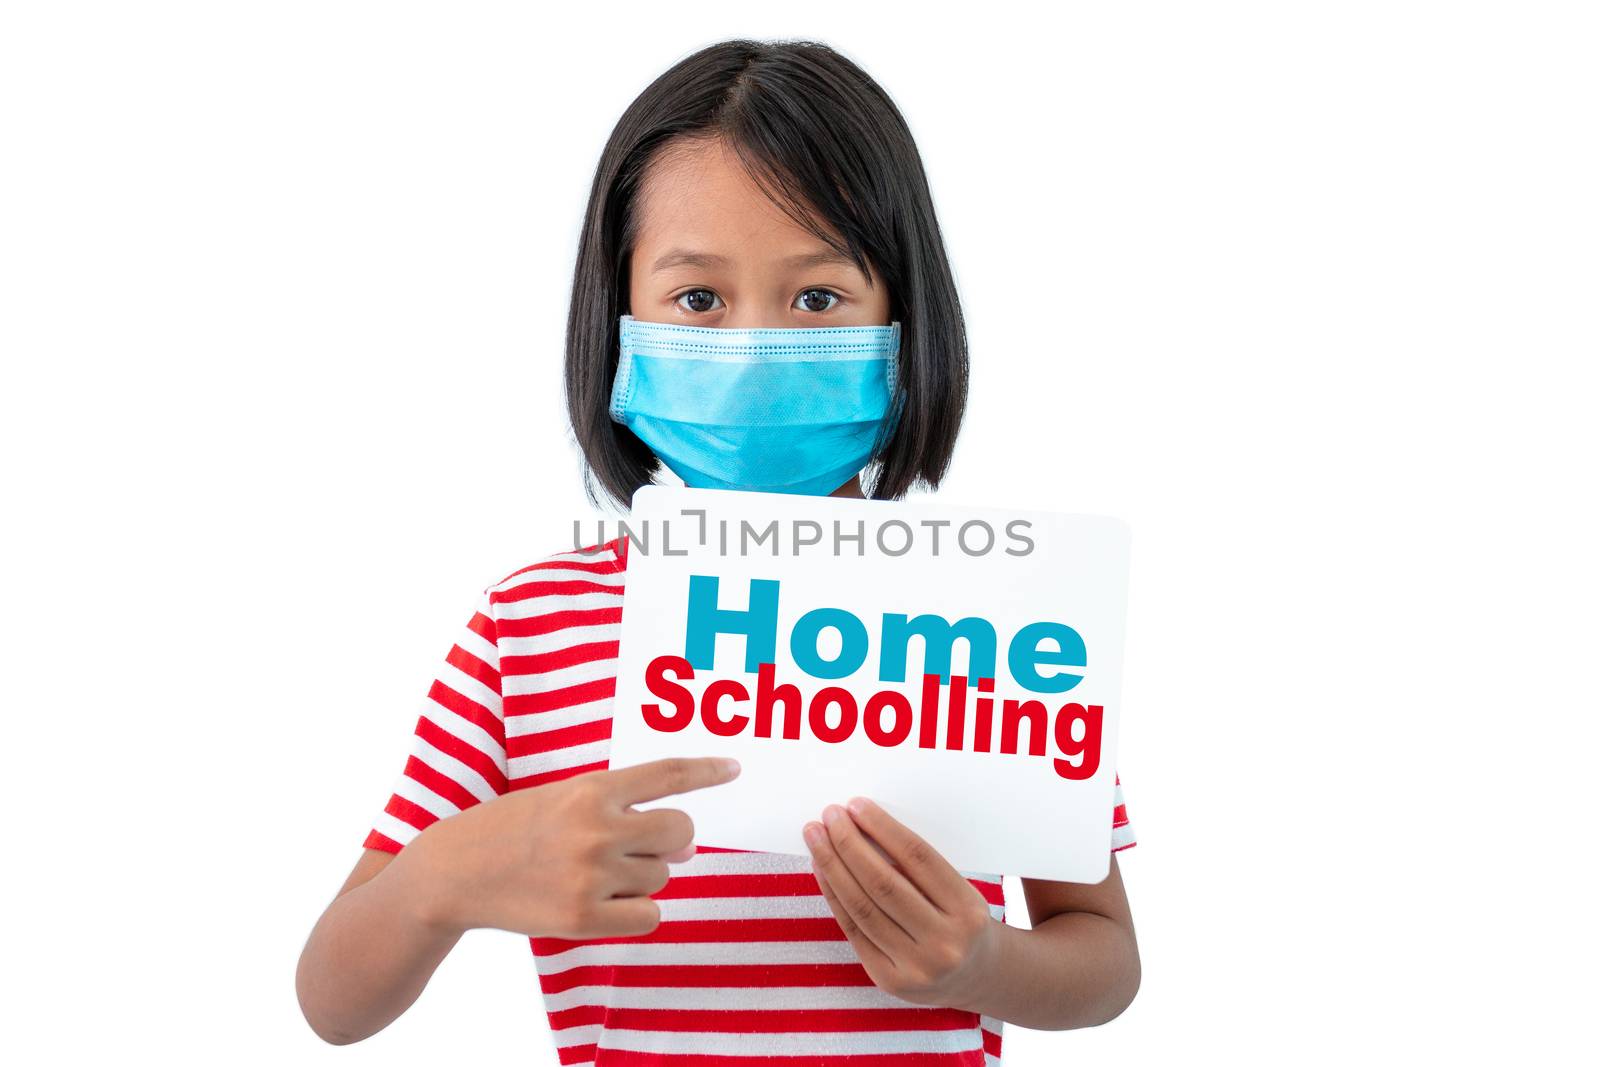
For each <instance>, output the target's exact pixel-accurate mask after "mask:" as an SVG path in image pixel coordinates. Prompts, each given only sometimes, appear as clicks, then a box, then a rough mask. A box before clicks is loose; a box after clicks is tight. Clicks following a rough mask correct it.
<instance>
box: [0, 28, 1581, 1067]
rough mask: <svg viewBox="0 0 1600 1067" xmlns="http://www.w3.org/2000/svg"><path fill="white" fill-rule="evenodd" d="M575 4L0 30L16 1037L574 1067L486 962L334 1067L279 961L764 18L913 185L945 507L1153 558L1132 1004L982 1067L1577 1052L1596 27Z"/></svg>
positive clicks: (1128, 716) (490, 563) (1137, 763)
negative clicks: (952, 303)
mask: <svg viewBox="0 0 1600 1067" xmlns="http://www.w3.org/2000/svg"><path fill="white" fill-rule="evenodd" d="M569 7H570V10H565V11H564V10H561V9H560V6H558V7H557V9H556V10H551V8H550V7H548V6H540V7H535V6H534V5H532V4H528V5H504V6H487V5H476V4H450V5H416V4H407V3H382V4H380V3H360V4H355V3H322V2H319V3H315V4H312V3H275V4H270V5H269V4H252V5H244V4H216V3H193V4H182V5H180V4H172V3H152V4H139V5H133V4H104V5H95V6H90V5H84V4H75V3H51V4H42V3H39V4H25V3H16V4H9V5H7V6H6V7H5V8H4V12H5V13H4V15H3V16H0V152H3V153H4V156H5V162H4V164H3V165H0V328H3V331H4V334H3V337H0V352H3V355H4V360H5V363H4V378H3V381H4V390H3V393H0V433H3V434H4V442H3V443H4V448H5V456H6V462H5V466H4V478H5V504H6V516H7V518H6V521H5V526H4V529H5V535H6V539H7V549H8V550H7V552H6V553H5V554H4V563H3V566H4V573H3V576H0V577H3V582H4V584H3V589H4V591H5V597H4V605H5V608H4V610H5V616H4V625H5V634H4V645H3V647H4V648H5V655H6V663H5V689H6V706H7V710H8V712H9V715H8V729H7V732H6V747H5V753H6V758H5V768H6V771H5V774H4V775H3V776H0V781H3V787H4V790H5V796H4V802H5V810H6V811H7V813H8V815H9V820H8V826H7V833H6V842H5V855H6V863H5V867H6V869H7V872H8V877H7V883H8V889H9V891H10V892H9V894H8V896H9V904H8V909H7V910H8V919H9V922H8V924H7V925H8V928H9V933H8V935H7V952H6V956H7V959H6V968H5V970H6V974H7V978H6V982H7V984H8V986H10V989H9V992H8V1003H9V1006H10V1008H11V1011H9V1012H8V1019H9V1021H8V1024H7V1026H6V1034H5V1037H4V1038H3V1040H4V1041H5V1042H6V1044H8V1045H12V1044H15V1045H18V1046H21V1047H22V1048H23V1049H24V1050H27V1053H28V1054H27V1060H28V1061H29V1062H37V1061H41V1060H65V1059H67V1058H69V1056H70V1057H71V1058H78V1056H79V1055H80V1054H81V1055H84V1056H90V1055H92V1056H96V1057H103V1058H106V1059H110V1058H112V1057H116V1058H118V1059H125V1058H127V1057H129V1056H131V1055H134V1054H136V1053H138V1052H142V1051H145V1050H149V1051H153V1052H157V1053H161V1054H164V1057H165V1058H166V1059H167V1060H169V1061H171V1062H176V1063H210V1062H239V1063H282V1062H289V1061H291V1060H292V1061H293V1062H305V1063H327V1064H342V1065H347V1067H354V1065H357V1064H368V1063H372V1064H376V1063H384V1064H401V1063H417V1064H422V1063H436V1062H439V1061H440V1060H441V1058H443V1057H449V1058H450V1059H451V1060H453V1061H455V1062H474V1061H481V1060H486V1059H487V1060H493V1061H494V1062H517V1063H526V1064H550V1063H553V1062H554V1060H553V1057H552V1056H551V1054H550V1051H549V1043H548V1040H547V1038H546V1034H545V1029H544V1027H545V1023H544V1019H543V1013H542V1010H541V1009H540V1007H539V1003H538V994H537V987H536V984H535V976H534V971H533V965H532V962H531V960H530V958H529V955H528V949H527V944H526V942H525V941H523V940H520V939H518V938H516V937H514V936H512V935H509V934H498V933H490V932H479V933H475V934H473V935H469V936H468V937H467V939H466V940H465V941H464V943H463V944H462V946H461V947H460V948H459V949H458V951H457V952H456V953H455V954H454V955H453V956H452V957H451V958H450V959H449V960H447V961H446V963H445V964H444V966H443V967H442V968H441V970H440V971H439V973H438V975H437V976H436V978H435V979H434V981H433V983H432V985H431V986H430V987H429V989H428V990H427V992H426V993H425V994H424V995H423V997H422V999H421V1000H420V1001H419V1003H418V1004H417V1005H416V1006H415V1007H414V1008H413V1009H412V1010H411V1011H410V1012H409V1013H408V1014H407V1015H406V1016H404V1017H403V1018H402V1019H401V1020H399V1021H398V1022H397V1023H395V1024H394V1025H393V1026H392V1027H390V1028H389V1029H388V1030H387V1031H385V1032H383V1033H381V1034H379V1035H377V1036H375V1037H373V1038H372V1039H370V1040H368V1041H366V1042H364V1043H362V1044H359V1045H356V1046H352V1047H347V1048H332V1047H328V1046H324V1045H322V1044H321V1043H320V1042H319V1041H318V1040H317V1039H316V1038H315V1037H314V1036H313V1035H312V1033H311V1031H310V1030H309V1028H308V1027H306V1025H305V1024H304V1022H303V1021H302V1020H301V1018H300V1016H299V1014H298V1009H297V1006H296V1003H295V998H294V992H293V971H294V964H295V960H296V957H297V955H298V952H299V949H300V946H301V944H302V942H303V940H304V938H305V936H306V934H307V932H308V931H309V929H310V927H311V924H312V922H313V921H314V920H315V918H316V917H317V915H318V913H319V912H320V910H321V909H322V907H323V906H324V905H325V903H326V902H327V900H328V899H329V898H330V897H331V895H332V893H333V892H334V890H335V888H336V887H337V886H338V884H339V883H340V881H341V880H342V879H343V877H344V875H345V873H346V871H347V869H348V868H349V866H350V865H351V864H352V863H354V861H355V860H356V858H357V854H358V849H359V845H360V841H361V838H362V837H363V835H364V832H365V829H366V826H367V823H368V820H369V819H370V817H371V816H372V815H373V814H374V813H375V812H376V811H377V810H378V808H379V807H380V806H381V805H382V803H383V801H384V800H385V799H386V797H387V790H388V788H389V786H390V785H391V783H392V781H393V777H394V775H395V774H397V773H398V772H399V770H400V767H401V764H402V762H403V759H404V754H405V750H406V747H407V743H408V734H409V731H410V729H411V726H412V724H413V722H414V720H415V715H416V712H417V710H418V709H419V707H420V701H421V700H422V698H423V695H424V693H425V692H426V689H427V685H428V682H429V679H430V678H431V677H432V672H433V670H434V668H435V667H436V665H437V664H438V663H440V662H441V661H442V659H443V656H444V654H445V652H446V651H447V649H448V648H449V645H450V643H451V642H452V641H453V640H454V638H455V635H456V632H457V630H458V629H459V627H460V626H461V625H462V624H463V623H464V622H465V621H466V619H467V618H468V616H469V615H470V614H471V608H472V605H473V603H474V601H475V599H476V596H477V594H478V592H479V590H481V589H482V587H483V586H484V585H485V584H487V583H489V582H491V581H494V580H496V579H498V578H500V577H502V576H503V575H505V574H506V573H508V572H510V571H511V570H513V569H515V568H517V567H520V566H522V565H523V564H525V563H527V562H530V561H532V560H533V559H535V558H538V557H539V556H542V555H545V554H547V553H550V552H553V551H557V550H559V549H561V548H563V547H565V546H567V545H569V544H570V543H571V539H572V532H571V523H572V520H573V518H574V517H576V516H588V515H591V514H592V512H591V511H590V509H589V508H588V507H587V506H586V505H585V503H584V500H583V498H582V495H581V489H580V483H579V478H578V471H577V465H576V458H575V455H574V453H573V451H572V450H571V447H570V445H569V444H568V441H567V436H566V429H565V423H564V415H563V410H562V404H561V396H560V392H559V385H560V375H559V363H560V349H561V343H562V334H563V327H564V322H565V317H566V299H567V293H568V288H569V286H570V280H571V278H570V271H571V265H572V257H573V252H574V247H575V242H576V237H577V232H578V225H579V220H580V217H581V213H582V211H583V207H584V203H585V198H586V196H587V194H588V188H589V182H590V179H591V176H592V173H593V167H594V164H595V161H596V159H597V157H598V154H599V151H600V148H601V145H602V144H603V142H604V140H605V138H606V136H607V134H608V132H609V130H610V128H611V125H612V123H613V122H614V121H615V119H616V118H617V116H618V115H619V114H620V113H621V112H622V110H623V108H624V107H625V106H626V105H627V103H628V101H629V100H631V99H632V98H633V96H634V95H635V94H637V93H638V91H639V90H641V89H642V88H643V87H644V86H645V85H646V84H647V83H648V82H649V81H650V80H651V79H652V78H653V77H655V75H656V74H658V73H659V72H660V71H662V70H664V69H665V68H666V67H668V66H670V65H671V64H672V63H673V62H675V61H676V60H677V59H678V58H680V57H682V56H683V55H685V54H687V53H688V52H690V51H692V50H694V49H695V48H698V47H699V46H701V45H703V44H707V43H710V42H711V41H713V40H717V39H721V38H725V37H731V36H737V35H754V36H760V37H776V36H790V35H793V36H816V37H820V38H822V39H824V40H827V41H829V42H830V43H832V44H834V45H835V46H836V47H838V48H840V49H841V50H842V51H844V52H846V54H848V55H851V56H852V57H853V58H855V59H857V60H858V61H859V62H860V63H861V64H862V65H863V66H864V67H865V68H866V69H867V70H868V71H869V72H870V73H871V74H872V75H873V76H875V77H876V78H877V79H878V80H879V81H880V82H881V83H882V84H883V85H884V86H885V87H886V88H887V90H888V91H889V92H890V94H891V95H892V96H893V97H894V99H895V100H896V101H897V102H898V103H899V105H900V107H901V108H902V109H903V111H904V113H905V115H906V116H907V118H908V120H909V122H910V124H911V126H912V129H913V131H914V133H915V134H916V136H917V138H918V141H919V144H920V146H921V150H922V153H923V157H924V160H925V163H926V166H927V169H928V172H929V175H930V180H931V183H932V188H933V192H934V196H935V198H936V203H937V206H938V209H939V211H940V217H941V221H942V223H943V226H944V232H945V237H946V240H947V242H948V248H949V252H950V255H951V258H952V261H953V263H954V264H955V269H956V271H957V275H958V280H959V284H960V287H961V291H962V294H963V298H964V307H965V311H966V314H967V316H968V322H969V326H970V332H971V342H972V354H973V387H972V396H971V404H970V407H969V411H968V421H967V424H966V427H965V430H964V433H963V436H962V440H961V445H960V448H959V450H958V452H957V454H956V458H955V464H954V468H953V470H952V472H951V475H950V477H949V479H948V482H947V483H946V485H945V486H944V488H943V489H942V490H941V493H940V495H941V497H942V498H943V499H946V500H948V501H950V502H951V503H961V504H972V505H988V506H1000V507H1008V506H1009V507H1029V508H1039V509H1060V510H1076V511H1086V512H1093V513H1104V514H1112V515H1118V516H1121V517H1123V518H1125V519H1126V520H1128V522H1129V523H1130V524H1131V526H1132V529H1133V537H1134V540H1133V571H1132V600H1131V605H1130V614H1129V624H1128V647H1127V661H1126V685H1125V693H1124V696H1125V702H1124V722H1123V727H1122V731H1121V744H1120V753H1119V764H1120V766H1119V770H1120V771H1121V773H1122V777H1123V782H1124V784H1125V786H1126V788H1127V793H1128V800H1129V804H1130V810H1131V814H1132V817H1133V820H1134V824H1135V826H1136V828H1137V830H1138V835H1139V841H1140V844H1139V847H1137V848H1135V849H1133V850H1132V851H1130V852H1127V853H1124V854H1123V857H1122V858H1123V869H1124V871H1125V875H1126V878H1127V882H1128V886H1129V893H1130V895H1131V898H1132V901H1133V906H1134V913H1135V918H1136V922H1137V926H1138V931H1139V937H1140V942H1141V948H1142V953H1143V960H1144V986H1143V989H1142V991H1141V992H1140V994H1139V997H1138V999H1137V1000H1136V1001H1135V1002H1134V1004H1133V1005H1132V1007H1131V1008H1130V1009H1129V1010H1128V1011H1127V1012H1126V1013H1125V1014H1124V1015H1123V1016H1122V1017H1121V1018H1119V1019H1118V1020H1116V1021H1115V1022H1113V1023H1111V1024H1110V1025H1108V1026H1105V1027H1101V1028H1098V1029H1094V1030H1086V1031H1079V1032H1069V1033H1056V1034H1034V1033H1026V1032H1023V1031H1021V1030H1019V1029H1017V1028H1015V1027H1010V1028H1008V1029H1007V1037H1006V1041H1005V1045H1006V1052H1007V1055H1006V1060H1007V1062H1008V1063H1016V1064H1018V1065H1033V1064H1039V1065H1053V1064H1058V1063H1065V1062H1083V1063H1107V1062H1117V1063H1121V1064H1168V1063H1172V1062H1174V1061H1176V1060H1178V1059H1179V1058H1183V1059H1185V1060H1187V1059H1191V1058H1194V1057H1196V1056H1209V1055H1211V1054H1217V1055H1220V1056H1223V1057H1225V1058H1226V1059H1228V1060H1231V1061H1233V1062H1238V1063H1247V1064H1257V1063H1260V1064H1267V1063H1280V1062H1296V1063H1345V1062H1350V1061H1352V1060H1356V1059H1359V1061H1360V1062H1363V1063H1374V1062H1376V1063H1401V1062H1409V1061H1413V1060H1416V1059H1418V1058H1427V1059H1435V1058H1438V1059H1441V1060H1443V1059H1445V1058H1446V1057H1448V1061H1449V1062H1454V1063H1477V1062H1484V1063H1488V1062H1499V1061H1502V1060H1510V1059H1511V1058H1513V1057H1515V1059H1516V1060H1517V1061H1518V1062H1546V1063H1549V1062H1557V1063H1559V1062H1575V1061H1577V1060H1579V1059H1581V1058H1585V1057H1586V1056H1587V1055H1592V1052H1593V1048H1592V1045H1593V1040H1592V1033H1591V1030H1590V1027H1589V1026H1588V1025H1587V1024H1586V1023H1584V1022H1583V1021H1582V1020H1583V1019H1585V1018H1587V1017H1588V1016H1589V1015H1590V1012H1591V1009H1592V1006H1593V1005H1592V995H1593V991H1594V989H1593V967H1594V958H1595V952H1596V936H1595V935H1596V929H1595V925H1596V924H1595V920H1594V918H1593V909H1592V902H1593V900H1594V897H1595V887H1594V884H1593V882H1592V880H1591V873H1590V872H1591V871H1592V855H1591V853H1592V850H1593V841H1594V839H1595V834H1594V831H1593V827H1592V822H1591V817H1592V816H1593V815H1594V813H1595V796H1594V789H1593V786H1592V784H1591V783H1592V779H1593V765H1594V752H1595V747H1596V742H1597V740H1600V737H1597V731H1596V728H1595V716H1596V714H1597V712H1600V707H1597V703H1600V702H1597V700H1596V696H1595V688H1594V685H1595V683H1594V678H1593V676H1594V668H1595V663H1596V655H1595V649H1596V641H1597V638H1600V633H1597V624H1596V607H1595V605H1596V598H1597V596H1600V588H1597V586H1600V581H1597V574H1596V570H1597V568H1596V563H1595V554H1594V552H1595V549H1594V546H1595V544H1596V543H1600V529H1597V523H1596V519H1595V496H1596V489H1595V485H1596V477H1595V460H1596V456H1597V454H1600V448H1597V445H1600V441H1597V439H1596V438H1597V431H1596V412H1595V408H1596V389H1595V374H1594V367H1595V362H1596V359H1597V357H1600V343H1597V321H1600V316H1597V308H1596V294H1597V292H1600V276H1597V275H1600V268H1597V262H1600V261H1597V254H1596V249H1597V247H1600V225H1597V223H1600V219H1597V208H1596V204H1597V197H1596V193H1595V191H1596V190H1597V189H1600V159H1597V149H1596V129H1597V114H1596V112H1597V107H1596V101H1597V100H1600V85H1597V80H1600V78H1597V74H1596V63H1595V55H1596V47H1597V44H1600V42H1597V35H1596V32H1595V25H1594V22H1593V21H1592V20H1591V18H1590V17H1589V16H1588V14H1587V12H1586V11H1585V10H1584V8H1585V5H1579V4H1572V5H1548V4H1538V3H1517V4H1512V3H1504V4H1478V3H1452V4H1442V3H1441V4H1433V5H1422V4H1414V3H1350V2H1343V3H1338V4H1332V3H1330V4H1320V5H1306V4H1275V3H1256V4H1240V3H1222V4H1205V5H1194V4H1164V3H1150V4H1138V5H1115V6H1112V5H1095V6H1094V7H1092V8H1090V7H1077V6H1071V7H1065V8H1062V7H1059V6H1052V7H1051V8H1050V9H1049V11H1048V13H1047V12H1046V9H1045V8H1044V7H1043V6H1040V5H1032V4H1029V5H1020V4H1019V5H1015V6H1012V5H1006V4H985V5H981V6H980V7H979V8H973V7H972V6H971V5H956V6H952V7H949V8H947V9H946V8H940V7H938V6H937V5H916V6H911V7H907V6H905V5H898V6H894V7H891V6H890V5H881V7H880V6H869V5H854V6H851V7H847V8H844V9H839V8H836V7H828V6H822V7H818V6H816V5H777V4H764V5H757V4H751V3H748V2H746V3H738V4H718V3H700V4H695V5H690V6H673V5H653V6H648V7H646V6H637V7H630V6H627V5H617V4H603V5H602V4H581V5H569ZM11 1058H15V1057H14V1056H13V1057H11Z"/></svg>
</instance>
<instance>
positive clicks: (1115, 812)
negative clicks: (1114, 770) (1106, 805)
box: [1111, 774, 1138, 852]
mask: <svg viewBox="0 0 1600 1067" xmlns="http://www.w3.org/2000/svg"><path fill="white" fill-rule="evenodd" d="M1112 804H1113V805H1114V807H1112V809H1111V851H1112V852H1121V851H1122V850H1123V849H1125V848H1132V847H1133V846H1134V845H1136V844H1138V842H1137V841H1135V840H1134V837H1133V823H1131V822H1129V821H1128V802H1127V800H1126V799H1125V798H1124V797H1123V795H1122V776H1121V775H1120V774H1119V775H1117V786H1116V795H1115V798H1114V799H1113V800H1112Z"/></svg>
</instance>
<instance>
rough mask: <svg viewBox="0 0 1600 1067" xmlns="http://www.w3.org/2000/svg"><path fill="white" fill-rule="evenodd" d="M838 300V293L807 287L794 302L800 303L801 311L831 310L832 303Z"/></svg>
mask: <svg viewBox="0 0 1600 1067" xmlns="http://www.w3.org/2000/svg"><path fill="white" fill-rule="evenodd" d="M838 302H839V294H838V293H831V292H829V291H828V290H826V289H807V290H806V291H805V292H803V293H801V294H800V298H799V299H798V300H796V301H795V303H796V304H799V305H801V308H800V310H802V311H832V310H833V307H834V305H835V304H837V303H838ZM818 305H821V306H818Z"/></svg>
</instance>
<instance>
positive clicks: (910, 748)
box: [611, 486, 1128, 882]
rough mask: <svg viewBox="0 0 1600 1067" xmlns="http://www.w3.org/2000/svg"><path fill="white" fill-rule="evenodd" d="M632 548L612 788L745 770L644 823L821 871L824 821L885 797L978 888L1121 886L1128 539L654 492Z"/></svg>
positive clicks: (906, 511) (1070, 521) (1113, 532)
mask: <svg viewBox="0 0 1600 1067" xmlns="http://www.w3.org/2000/svg"><path fill="white" fill-rule="evenodd" d="M627 526H628V531H629V533H630V535H631V537H632V538H633V540H631V541H630V543H629V546H628V561H627V584H626V586H625V592H624V597H623V616H622V635H621V647H620V650H619V661H618V665H617V670H618V673H617V691H616V702H615V710H614V721H613V729H612V742H611V766H612V767H625V766H629V765H632V764H636V763H643V762H646V761H648V760H653V759H659V758H662V757H665V756H713V755H724V756H732V757H734V758H735V759H737V760H739V762H740V764H741V765H742V767H743V771H742V773H741V774H740V776H739V777H738V778H737V779H735V780H734V781H733V782H731V783H729V784H727V785H721V786H717V787H715V788H711V789H705V790H698V791H695V792H691V793H687V794H684V795H681V796H677V797H671V798H668V799H666V800H662V801H659V802H656V803H653V804H650V805H641V807H676V808H681V809H682V810H684V811H686V812H688V813H689V815H690V816H691V817H692V818H693V819H694V823H695V839H696V841H697V842H699V843H701V844H706V845H716V846H720V847H724V848H739V849H752V850H759V851H764V852H785V853H794V854H798V855H807V854H808V850H807V849H806V846H805V843H804V841H803V840H802V838H801V834H800V831H801V827H802V826H803V825H804V824H805V823H806V822H807V821H809V820H813V819H817V818H819V817H820V816H821V813H822V809H823V807H824V806H826V805H827V804H830V803H837V804H843V803H844V802H845V801H847V800H848V799H849V798H851V797H852V796H867V797H870V798H872V799H873V800H876V801H877V802H879V803H880V804H881V805H883V807H884V808H885V809H886V810H887V811H888V812H889V813H890V814H892V815H894V816H895V817H896V818H898V819H900V820H901V821H902V822H904V823H905V824H906V825H908V826H909V827H911V829H913V830H915V831H916V832H917V833H919V834H921V835H922V836H923V837H924V838H926V839H927V840H928V842H929V843H930V844H931V845H933V846H934V847H935V848H936V849H938V850H939V852H940V853H941V854H942V855H944V857H945V858H946V859H947V860H949V861H950V862H951V863H952V864H953V865H954V866H955V867H956V868H957V869H958V870H962V871H965V872H984V873H992V874H1013V875H1020V876H1026V877H1032V878H1042V879H1051V880H1056V881H1074V882H1098V881H1100V880H1101V879H1103V878H1104V877H1105V875H1106V873H1107V871H1108V870H1109V867H1110V859H1109V856H1110V840H1111V817H1112V806H1113V801H1112V797H1113V791H1114V781H1115V775H1116V767H1115V748H1116V727H1117V711H1118V696H1119V691H1120V683H1121V675H1122V643H1123V619H1124V614H1125V610H1126V600H1127V573H1128V531H1127V527H1126V526H1125V525H1124V524H1123V523H1122V522H1121V521H1120V520H1117V519H1112V518H1106V517H1101V516H1090V515H1064V514H1053V513H1047V512H1034V511H1006V510H997V509H969V508H957V507H951V506H948V505H943V504H938V503H932V502H904V501H871V500H850V499H837V498H832V497H814V496H795V495H785V494H775V493H745V492H729V491H723V490H707V489H681V488H672V487H665V486H647V487H645V488H643V489H640V490H639V492H638V493H637V494H635V496H634V499H633V513H632V515H631V517H630V519H629V520H628V524H627Z"/></svg>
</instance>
